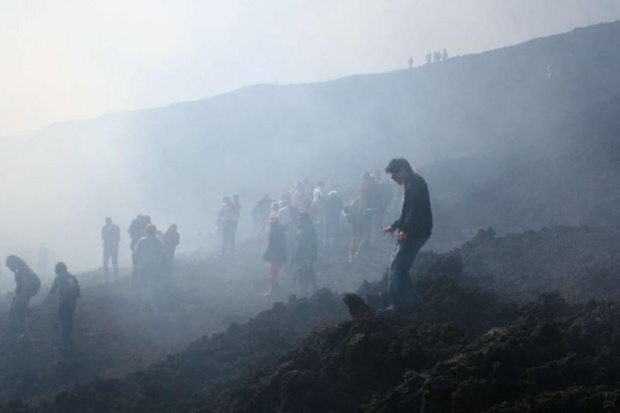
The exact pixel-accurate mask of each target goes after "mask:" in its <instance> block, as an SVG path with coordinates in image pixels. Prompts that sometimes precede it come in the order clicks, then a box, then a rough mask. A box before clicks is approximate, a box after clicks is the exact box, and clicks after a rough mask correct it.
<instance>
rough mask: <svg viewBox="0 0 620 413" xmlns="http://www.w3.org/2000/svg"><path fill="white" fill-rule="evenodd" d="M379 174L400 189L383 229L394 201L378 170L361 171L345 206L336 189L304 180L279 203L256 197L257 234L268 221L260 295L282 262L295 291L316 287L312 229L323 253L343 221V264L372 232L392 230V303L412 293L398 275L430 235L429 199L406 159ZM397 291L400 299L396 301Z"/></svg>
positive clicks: (333, 244) (333, 245) (333, 247)
mask: <svg viewBox="0 0 620 413" xmlns="http://www.w3.org/2000/svg"><path fill="white" fill-rule="evenodd" d="M385 172H387V173H388V174H390V176H391V178H392V180H393V181H394V182H396V183H397V184H399V185H403V186H404V187H405V193H404V201H403V208H402V210H401V218H400V219H399V220H397V221H396V222H394V223H392V225H390V226H388V227H387V228H386V227H385V217H386V214H387V212H388V211H390V209H391V206H392V205H393V204H394V202H393V201H394V193H393V190H392V186H391V184H390V183H389V182H388V181H387V180H384V179H383V174H382V173H381V172H380V171H379V170H377V171H375V173H374V174H370V173H369V172H365V173H364V175H363V179H362V184H361V186H360V189H359V192H358V194H357V195H356V196H355V197H353V199H352V200H351V202H350V203H349V204H348V205H344V203H343V201H342V198H341V197H340V195H339V194H338V192H337V191H334V190H332V191H327V190H326V187H325V184H324V183H323V182H319V183H318V184H317V185H316V186H313V185H312V184H310V183H309V182H308V181H304V182H300V181H298V182H297V183H296V184H295V187H294V188H293V190H292V191H290V192H286V193H284V195H282V197H281V199H280V200H279V201H273V200H271V199H270V197H269V195H268V194H265V195H264V196H263V197H262V198H260V199H259V200H258V201H257V202H256V204H255V206H254V208H253V210H252V217H253V222H254V227H255V230H257V231H258V232H259V233H261V234H262V233H263V232H264V231H265V225H264V224H263V223H267V225H268V231H267V239H268V241H267V248H266V251H265V253H264V255H263V259H264V260H265V261H267V262H268V263H269V269H268V271H267V281H268V287H267V290H266V291H265V292H263V293H262V294H264V295H271V294H273V293H274V292H276V291H277V290H278V276H279V273H280V271H281V269H282V268H283V266H284V265H285V264H286V263H287V262H290V264H291V266H292V274H293V279H294V282H295V286H296V288H297V291H298V293H301V294H307V293H308V292H309V293H312V292H313V291H314V290H316V288H317V281H316V274H315V270H314V266H315V263H316V261H317V255H318V244H319V242H318V238H319V237H318V236H317V232H320V233H321V235H322V242H323V247H324V250H325V251H326V253H328V254H329V253H334V252H337V250H338V248H339V246H340V234H341V233H342V232H343V231H342V227H341V221H342V219H344V220H346V222H348V223H349V224H350V240H349V245H348V257H349V262H354V261H355V260H357V259H358V258H359V255H360V253H361V251H362V250H363V248H364V247H365V246H366V245H368V244H370V243H371V242H374V241H375V239H376V237H377V236H379V235H381V234H383V235H392V234H394V233H397V239H398V242H397V248H396V250H395V251H394V254H393V257H392V263H391V270H390V273H393V274H394V275H393V276H391V277H390V280H392V281H391V283H390V285H391V287H390V288H391V291H392V290H393V292H392V293H391V294H392V296H393V297H394V306H396V307H398V306H400V304H398V303H397V302H408V301H409V300H410V298H409V296H410V295H412V294H411V293H407V292H406V291H407V290H408V289H411V286H410V284H409V285H408V284H407V281H406V280H404V279H403V274H405V276H404V277H405V278H407V279H408V277H407V275H406V274H408V271H409V269H410V268H411V265H413V260H414V259H415V256H416V255H417V252H418V251H419V250H420V249H421V248H422V246H423V245H424V244H425V243H426V241H427V239H428V237H429V236H430V232H431V229H432V213H431V209H430V198H429V194H428V188H427V186H426V182H425V181H424V179H423V178H422V177H421V176H420V175H418V174H416V173H414V172H413V169H412V168H411V165H410V164H409V162H408V161H407V160H405V159H403V158H398V159H394V160H392V161H391V162H390V164H389V165H388V166H387V167H386V169H385ZM269 205H271V207H270V208H269V209H268V206H269ZM316 228H318V229H319V231H317V229H316ZM399 295H403V296H404V297H405V298H402V299H401V298H400V296H399ZM401 307H402V306H401Z"/></svg>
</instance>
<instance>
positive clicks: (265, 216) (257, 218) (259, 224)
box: [252, 194, 273, 235]
mask: <svg viewBox="0 0 620 413" xmlns="http://www.w3.org/2000/svg"><path fill="white" fill-rule="evenodd" d="M272 204H273V200H272V199H271V197H270V196H269V194H264V195H263V196H262V197H261V198H260V199H259V200H258V201H256V203H255V204H254V207H253V208H252V224H253V227H254V233H255V234H257V235H263V234H265V228H266V226H267V224H268V220H269V214H270V213H271V206H272Z"/></svg>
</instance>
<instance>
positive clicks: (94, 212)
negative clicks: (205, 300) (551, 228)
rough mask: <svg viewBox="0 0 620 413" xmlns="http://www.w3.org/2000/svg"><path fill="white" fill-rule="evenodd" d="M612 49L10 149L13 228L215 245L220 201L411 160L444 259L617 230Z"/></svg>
mask: <svg viewBox="0 0 620 413" xmlns="http://www.w3.org/2000/svg"><path fill="white" fill-rule="evenodd" d="M618 44H620V23H608V24H602V25H597V26H593V27H589V28H585V29H578V30H575V31H572V32H570V33H567V34H562V35H557V36H552V37H548V38H543V39H537V40H532V41H530V42H527V43H524V44H521V45H518V46H514V47H507V48H504V49H500V50H495V51H490V52H486V53H482V54H478V55H472V56H465V57H457V58H453V59H450V60H449V61H447V62H445V63H438V64H437V63H436V64H430V65H427V66H424V67H419V68H414V69H410V70H401V71H396V72H391V73H385V74H377V75H364V76H352V77H349V78H344V79H339V80H334V81H330V82H324V83H316V84H305V85H288V86H278V85H261V86H254V87H248V88H244V89H240V90H238V91H235V92H233V93H229V94H225V95H221V96H217V97H214V98H210V99H205V100H202V101H195V102H185V103H179V104H175V105H171V106H168V107H165V108H158V109H151V110H144V111H135V112H123V113H113V114H108V115H105V116H102V117H100V118H97V119H92V120H82V121H73V122H67V123H63V124H58V125H54V126H52V127H49V128H47V129H45V130H43V131H41V132H40V133H37V134H35V135H33V136H31V137H28V138H24V139H22V140H20V141H18V142H15V141H10V142H0V145H2V146H3V148H1V151H0V172H1V173H2V174H3V176H10V177H11V178H9V179H7V180H6V181H5V182H3V183H2V184H0V188H2V189H3V193H4V194H7V193H9V194H11V196H10V197H8V198H10V199H8V200H7V201H6V202H5V203H3V204H2V207H1V208H2V212H3V216H14V215H15V214H17V213H18V212H19V213H20V215H19V217H20V218H21V217H22V216H23V217H24V218H23V219H24V220H26V221H27V224H24V225H26V226H28V227H30V226H33V227H36V228H42V232H44V233H45V234H42V235H45V236H46V237H47V239H49V238H55V239H58V238H59V237H61V236H65V237H72V236H75V234H80V236H81V235H82V234H83V235H84V236H86V235H85V234H87V233H88V234H91V235H90V237H91V238H88V240H87V242H86V245H88V246H91V245H98V244H97V243H98V240H97V230H96V228H97V227H98V226H99V224H100V223H99V221H97V220H100V219H101V218H102V217H104V216H106V215H113V216H115V217H118V220H122V222H121V223H122V225H126V224H127V223H128V222H127V221H128V219H129V218H130V217H131V216H133V215H135V213H137V212H140V211H145V212H150V213H151V214H153V215H154V216H157V217H159V218H160V219H161V221H166V222H170V221H172V220H177V221H180V222H182V223H183V224H184V225H185V228H186V229H187V228H188V226H189V225H191V224H194V225H198V224H196V223H197V222H199V223H200V224H199V225H200V226H201V227H203V228H202V230H201V231H206V228H208V227H210V226H211V225H212V222H213V217H212V213H213V210H214V208H215V207H216V205H217V204H218V202H219V199H220V198H221V196H222V195H224V194H229V193H233V192H239V193H241V194H242V196H243V199H244V201H245V205H246V212H247V211H248V210H249V205H250V203H251V201H253V198H254V197H255V196H257V195H258V194H259V193H261V192H263V191H271V192H272V193H273V194H278V193H279V192H280V191H281V190H282V189H283V188H287V187H289V186H291V185H292V183H293V181H294V180H296V179H300V178H301V179H303V178H309V179H311V180H314V181H316V180H320V179H324V180H334V181H336V182H338V183H339V184H340V186H341V187H344V186H348V185H351V183H352V182H354V180H358V179H359V177H360V175H361V173H362V172H363V171H364V170H366V169H374V168H376V167H382V166H384V164H385V163H386V161H387V160H388V159H389V158H391V157H394V156H406V157H407V158H409V159H410V160H411V161H412V163H413V164H414V165H416V166H417V167H419V168H420V169H421V171H422V172H423V173H424V174H425V175H426V176H427V178H428V180H429V183H430V184H431V192H432V194H431V195H432V197H433V200H434V204H435V208H436V210H437V216H438V218H440V219H439V220H438V222H437V237H436V238H437V239H436V243H437V244H436V245H437V246H444V245H448V244H451V245H454V244H456V243H458V242H460V241H462V240H463V239H464V238H466V237H467V236H469V235H471V233H472V232H475V230H476V229H477V227H485V226H495V227H498V229H500V230H512V229H525V228H529V227H537V226H540V225H544V224H547V223H567V224H578V223H581V222H597V223H598V222H604V223H609V222H617V221H618V215H617V214H618V212H617V205H618V201H619V199H618V197H619V195H618V192H619V191H618V190H617V188H620V186H619V185H618V184H619V183H620V182H618V180H619V178H618V177H619V176H620V174H618V165H619V161H618V156H619V155H618V152H619V149H618V134H619V133H620V125H619V122H618V119H619V117H618V115H619V113H618V112H619V110H620V103H619V99H620V75H619V73H620V48H618ZM162 81H164V82H165V79H162ZM24 200H26V201H27V203H26V205H27V206H26V207H24V206H23V201H24ZM59 202H60V203H61V204H62V205H63V207H62V208H57V207H56V205H57V203H59ZM42 211H44V212H45V213H42ZM21 213H23V214H24V215H21ZM51 219H53V220H54V224H56V226H58V225H61V226H64V227H65V230H64V231H58V230H57V229H52V227H49V225H48V224H49V221H50V220H51ZM77 219H79V220H80V223H79V225H77V226H76V225H74V224H71V222H74V221H75V220H77ZM5 225H8V226H7V227H5ZM91 226H92V228H91ZM48 227H49V228H50V229H44V228H48ZM76 227H77V228H76ZM22 228H23V227H22ZM0 231H2V232H3V233H4V234H14V233H19V231H17V232H16V230H15V229H14V228H13V227H12V226H11V223H8V224H4V223H3V224H1V225H0ZM92 231H94V232H95V233H94V235H93V233H92ZM22 232H23V231H22ZM50 242H51V241H50ZM84 248H86V247H84Z"/></svg>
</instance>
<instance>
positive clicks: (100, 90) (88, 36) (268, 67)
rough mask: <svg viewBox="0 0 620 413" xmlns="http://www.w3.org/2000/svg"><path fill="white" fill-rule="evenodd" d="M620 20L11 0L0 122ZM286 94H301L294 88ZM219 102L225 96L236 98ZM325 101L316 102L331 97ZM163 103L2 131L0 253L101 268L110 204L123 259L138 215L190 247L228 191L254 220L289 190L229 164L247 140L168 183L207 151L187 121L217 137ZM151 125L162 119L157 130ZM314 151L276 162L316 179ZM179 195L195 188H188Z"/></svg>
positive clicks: (520, 4) (435, 5) (590, 10)
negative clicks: (139, 115)
mask: <svg viewBox="0 0 620 413" xmlns="http://www.w3.org/2000/svg"><path fill="white" fill-rule="evenodd" d="M619 18H620V6H619V5H618V2H617V1H615V0H610V1H593V0H588V1H574V0H550V1H540V0H495V1H491V0H476V1H460V2H455V1H438V0H432V1H431V0H424V1H406V0H393V1H387V0H364V1H359V0H355V1H354V0H339V1H333V0H298V1H290V0H278V1H275V0H266V1H255V0H246V1H241V0H228V1H188V0H180V1H175V2H171V1H164V0H135V1H117V0H112V1H111V0H107V1H78V0H63V1H51V0H50V1H43V0H32V1H4V2H0V39H1V40H0V42H2V48H1V50H2V57H1V58H0V94H1V95H0V97H1V98H0V136H9V135H20V134H27V133H31V132H33V131H35V130H38V129H40V128H42V127H44V126H46V125H48V124H50V123H52V122H59V121H64V120H68V119H76V118H85V117H93V116H98V115H100V114H102V113H105V112H110V111H117V110H133V109H140V108H145V107H156V106H159V105H165V104H169V103H172V102H177V101H183V100H192V99H199V98H204V97H206V96H210V95H213V94H218V93H223V92H226V91H228V90H231V89H236V88H238V87H240V86H243V85H249V84H255V83H296V82H306V81H321V80H325V79H330V78H336V77H340V76H346V75H351V74H357V73H368V72H382V71H390V70H394V69H400V68H403V67H405V66H406V64H407V59H408V58H409V56H413V57H414V59H415V60H416V64H421V63H422V62H423V60H424V55H425V54H426V53H428V52H429V51H432V50H436V49H444V48H446V49H448V51H449V52H450V54H451V55H455V54H468V53H472V52H478V51H483V50H488V49H493V48H496V47H501V46H505V45H509V44H515V43H518V42H520V41H523V40H527V39H530V38H533V37H539V36H544V35H549V34H553V33H558V32H563V31H568V30H570V29H572V28H574V27H577V26H586V25H589V24H594V23H598V22H601V21H610V20H616V19H619ZM243 93H246V94H247V95H252V94H253V93H257V94H259V96H258V97H257V96H249V98H248V101H251V102H255V101H256V100H258V101H260V100H261V99H263V97H262V95H260V93H262V90H256V91H252V90H249V91H245V92H243ZM287 93H290V96H289V98H290V99H295V91H290V92H287ZM220 103H221V106H219V108H220V109H221V108H227V106H226V102H223V103H222V102H220ZM317 103H320V102H309V103H308V106H309V107H310V106H312V107H314V108H316V107H320V104H317ZM177 109H179V110H181V109H183V108H182V107H181V108H177ZM236 109H237V108H230V110H231V112H234V111H235V110H236ZM222 110H223V109H222ZM250 110H251V109H250ZM321 115H324V116H323V117H324V118H327V119H328V121H327V122H330V121H331V122H332V123H333V124H334V129H338V134H339V135H338V136H341V137H343V138H342V139H349V140H350V139H356V137H357V135H361V134H362V133H363V132H364V131H358V130H356V128H355V125H346V127H344V126H343V125H340V124H339V123H338V122H339V120H338V119H330V118H329V113H325V114H321ZM149 116H150V118H149V119H147V120H145V121H144V122H137V121H136V123H134V121H135V119H134V120H132V119H133V118H131V119H130V118H129V117H123V116H116V117H114V116H112V117H109V116H108V117H105V118H103V119H102V125H105V127H103V128H100V129H96V128H91V127H90V126H88V127H85V129H81V123H80V122H76V123H74V124H72V125H70V127H69V128H68V129H63V130H65V131H66V130H69V131H71V132H70V133H67V134H66V135H63V133H64V132H63V133H55V131H56V130H57V129H54V128H51V129H48V130H47V131H46V132H45V133H43V134H41V135H39V136H23V137H17V138H5V139H2V140H0V151H1V152H0V177H1V180H0V192H1V193H2V194H3V197H2V202H1V203H0V216H1V222H0V234H1V235H2V238H1V239H0V257H1V258H2V259H4V257H5V256H6V255H7V254H9V253H17V254H20V255H23V256H24V257H25V258H26V259H27V261H28V262H30V263H31V264H33V266H35V262H36V254H37V249H38V248H39V246H40V244H41V243H42V242H46V243H47V244H48V245H49V248H50V249H51V250H52V251H53V252H54V253H55V256H54V258H55V259H58V260H60V259H63V260H67V261H69V262H70V264H71V268H72V269H89V268H95V267H97V266H98V265H100V262H99V259H100V255H101V250H100V239H99V229H100V228H101V225H102V224H103V219H104V218H105V217H106V216H112V217H114V218H115V220H116V221H117V222H118V223H119V224H120V225H121V230H122V233H123V238H124V239H123V244H122V246H121V248H122V251H123V253H122V254H123V256H122V257H121V259H122V261H123V262H122V264H123V265H127V263H128V249H127V236H126V229H127V227H128V225H129V222H130V220H131V218H133V217H134V216H135V215H136V214H137V213H149V214H151V215H153V218H154V220H155V222H156V223H157V224H158V225H160V226H163V227H167V226H168V225H170V224H172V223H173V222H176V223H178V224H179V227H180V230H181V233H182V235H183V236H186V237H185V238H184V240H186V243H185V245H188V243H189V242H187V240H190V239H192V238H194V239H196V238H205V237H207V235H206V234H207V233H208V232H209V231H210V230H211V228H212V226H213V222H214V216H213V212H214V209H215V208H217V206H218V204H219V200H220V199H221V196H222V195H224V194H229V195H230V194H232V193H234V192H240V193H241V194H242V202H243V205H244V208H245V209H244V212H245V214H246V215H245V219H246V220H247V218H248V215H247V213H248V211H249V209H250V208H251V203H252V202H253V201H254V199H255V197H256V196H258V195H259V194H260V193H261V192H262V191H263V190H265V191H271V192H272V195H274V196H277V195H278V191H280V190H281V189H282V185H281V183H280V182H278V183H274V182H269V180H268V178H267V179H264V180H263V182H264V189H263V188H262V187H261V188H258V187H255V186H253V184H252V183H251V182H250V181H249V180H247V179H246V178H248V176H247V174H248V173H250V174H253V173H256V174H258V175H260V174H261V173H262V174H266V171H271V170H270V169H269V168H265V170H262V171H244V170H243V162H241V164H240V165H238V166H236V167H231V166H230V165H231V164H232V162H234V161H235V159H236V158H235V156H233V155H235V154H231V159H230V162H229V163H227V164H226V162H227V161H226V160H225V159H218V160H211V159H210V160H208V162H211V163H212V162H222V168H221V169H218V172H221V176H204V175H201V171H187V170H184V174H183V175H182V174H180V173H179V175H180V176H181V175H182V176H194V177H195V179H196V181H195V182H187V181H182V182H180V181H176V182H175V181H170V180H167V181H165V182H164V183H163V184H161V181H160V180H159V179H158V175H157V174H158V170H159V169H160V168H168V169H170V168H172V169H175V168H176V169H179V170H182V169H183V168H185V167H186V165H184V164H183V162H182V161H179V162H178V163H176V164H174V165H166V159H168V157H167V155H170V154H174V157H173V159H177V160H179V159H180V160H183V159H190V157H191V155H192V152H193V151H194V148H193V147H185V146H183V147H176V146H175V142H174V135H175V132H177V131H178V132H181V131H182V132H183V133H184V134H185V135H186V136H189V137H190V138H189V139H190V140H189V141H191V142H193V143H194V144H196V145H205V147H203V148H202V149H203V150H205V151H207V152H208V150H209V148H208V147H206V145H208V144H214V143H212V142H206V141H205V142H203V141H201V140H200V136H193V135H192V133H194V132H193V129H194V128H195V124H193V123H192V124H184V125H182V128H181V127H180V128H179V129H178V130H169V131H162V130H161V129H158V127H157V119H159V114H158V112H152V113H150V114H144V115H143V118H144V119H146V118H147V117H149ZM166 116H168V117H169V118H172V120H170V119H168V121H167V123H166V122H162V125H177V124H178V123H175V122H177V121H176V120H175V119H174V116H175V115H174V111H173V112H172V114H168V115H166ZM220 118H222V117H220ZM233 118H234V117H233V116H231V119H233ZM242 118H243V117H242ZM144 119H143V120H144ZM196 119H198V118H196ZM198 120H199V119H198ZM104 122H107V123H105V124H104ZM145 125H147V126H145ZM148 125H151V126H150V128H152V130H145V128H148V127H149V126H148ZM202 126H203V127H204V125H202ZM284 126H285V127H286V125H284ZM347 128H348V129H347ZM271 129H272V128H270V127H268V128H266V130H267V131H268V130H271ZM280 129H282V128H280ZM58 130H61V129H58ZM215 130H216V131H217V127H216V128H215ZM244 132H245V131H244V130H242V129H241V130H233V135H232V136H233V138H239V136H241V138H239V139H238V141H235V142H234V143H230V145H234V148H235V150H237V151H239V153H240V151H242V150H246V151H247V147H246V146H245V143H246V141H243V139H244V134H243V133H244ZM234 133H237V135H234ZM265 133H267V132H265ZM287 133H289V135H286V133H284V134H283V135H282V136H281V138H282V139H284V138H286V137H290V140H291V142H292V141H293V140H294V133H295V132H294V131H288V132H287ZM151 137H152V138H153V139H154V141H157V142H158V144H161V145H162V147H161V148H158V150H160V152H158V153H159V156H158V157H155V156H154V155H153V153H152V152H148V155H145V156H144V157H142V158H141V157H140V154H141V153H142V151H144V150H145V149H144V148H145V147H146V146H148V144H149V139H150V138H151ZM166 137H167V138H166ZM42 138H44V139H42ZM165 138H166V139H165ZM191 139H194V140H191ZM162 142H163V143H162ZM220 144H221V143H220ZM226 144H229V143H226ZM251 144H252V145H256V144H257V143H256V142H252V143H251ZM258 145H260V143H258ZM343 147H345V145H344V144H343ZM25 148H26V149H25ZM205 148H206V149H205ZM250 150H251V149H250ZM293 150H294V148H293V147H292V144H291V143H290V142H289V143H287V142H285V141H282V143H281V146H279V147H277V148H274V157H278V156H280V157H282V158H284V157H286V156H285V155H286V154H287V153H291V152H292V151H293ZM287 151H289V152H287ZM275 152H278V154H276V153H275ZM244 153H246V154H247V153H248V152H244ZM250 155H251V153H250ZM371 155H377V156H375V158H372V157H370V155H369V157H370V158H369V159H368V160H360V163H363V162H362V161H368V162H370V163H372V165H370V166H369V167H368V168H367V169H374V168H376V167H380V166H382V164H383V163H384V162H385V160H386V158H385V155H386V154H381V156H378V154H371ZM379 158H380V159H379ZM136 159H138V160H139V162H136ZM300 159H302V161H304V162H301V161H300V165H299V167H298V170H296V171H291V170H284V171H283V170H278V169H277V168H276V167H277V165H272V166H273V167H274V168H273V172H272V176H275V175H278V174H279V175H286V176H285V178H286V181H287V183H292V182H293V180H295V179H299V178H305V177H306V176H304V175H303V173H304V172H305V171H308V170H315V169H313V168H310V167H307V166H306V165H307V164H309V163H311V162H313V159H304V158H303V154H302V156H301V158H300ZM305 161H307V162H305ZM205 162H206V161H205ZM414 162H416V161H414ZM267 166H268V165H267ZM360 167H361V166H360ZM361 171H362V170H361V169H359V170H357V169H356V170H354V171H351V170H349V171H347V172H346V173H347V174H348V176H346V177H338V176H336V175H335V174H331V175H330V176H308V177H309V178H310V179H312V180H314V181H316V180H318V179H325V180H328V179H332V178H334V179H338V178H340V180H341V182H342V183H343V185H346V184H347V183H348V182H351V176H355V177H359V175H360V174H361ZM164 172H166V173H167V174H168V175H167V176H168V178H167V179H169V178H170V173H169V172H167V170H166V171H164ZM172 175H173V176H174V173H173V174H172ZM224 188H225V189H224ZM224 190H226V191H227V192H226V193H224ZM177 193H182V194H188V193H191V194H195V196H193V197H192V198H191V199H185V198H184V199H177V198H176V195H174V194H177ZM169 194H173V195H169ZM246 223H247V221H246ZM164 229H165V228H164ZM202 241H204V239H202ZM6 274H7V271H5V270H4V269H3V270H2V280H3V281H2V283H0V286H4V287H6V286H11V280H10V277H7V275H6Z"/></svg>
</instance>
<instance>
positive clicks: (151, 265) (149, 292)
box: [133, 224, 164, 302]
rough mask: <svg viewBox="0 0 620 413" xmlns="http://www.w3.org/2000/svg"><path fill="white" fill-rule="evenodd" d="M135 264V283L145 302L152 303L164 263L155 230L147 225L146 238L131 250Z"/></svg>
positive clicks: (159, 284) (157, 290)
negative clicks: (136, 282)
mask: <svg viewBox="0 0 620 413" xmlns="http://www.w3.org/2000/svg"><path fill="white" fill-rule="evenodd" d="M133 257H134V259H135V262H136V269H137V271H136V273H137V281H138V285H139V286H140V288H141V290H142V292H143V293H144V295H145V301H150V302H152V301H153V300H154V299H155V298H156V294H157V293H159V288H160V286H161V281H162V270H163V262H164V253H163V246H162V245H161V242H159V240H158V239H157V228H156V227H155V225H152V224H149V225H148V226H147V227H146V236H144V237H142V238H140V240H139V241H138V243H137V244H136V247H135V248H134V250H133Z"/></svg>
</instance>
